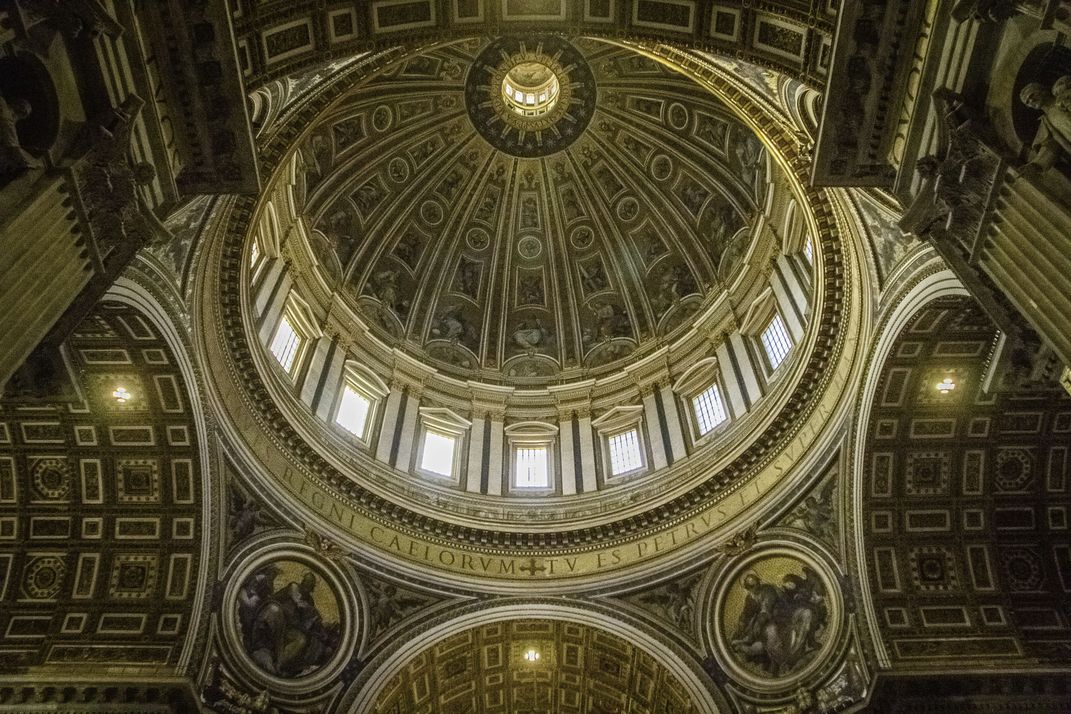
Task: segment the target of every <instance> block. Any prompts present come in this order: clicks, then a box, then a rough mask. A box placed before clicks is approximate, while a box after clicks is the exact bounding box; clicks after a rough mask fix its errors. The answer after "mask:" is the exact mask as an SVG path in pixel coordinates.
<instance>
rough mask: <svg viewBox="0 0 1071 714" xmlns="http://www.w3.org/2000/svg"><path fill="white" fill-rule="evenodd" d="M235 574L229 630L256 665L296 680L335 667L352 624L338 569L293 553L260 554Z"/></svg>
mask: <svg viewBox="0 0 1071 714" xmlns="http://www.w3.org/2000/svg"><path fill="white" fill-rule="evenodd" d="M236 578H237V580H236V581H235V582H233V583H232V585H231V587H230V588H229V593H230V603H231V604H230V608H231V612H232V613H233V618H234V620H233V621H232V622H233V625H234V629H233V630H231V631H232V632H235V637H236V639H237V640H238V642H237V644H238V645H239V647H240V649H241V650H242V651H243V652H244V653H245V655H246V656H247V657H248V658H249V660H250V661H251V662H252V663H253V665H254V666H255V667H256V668H257V669H258V670H260V671H261V672H263V673H264V674H267V675H270V676H272V677H277V678H279V679H283V680H294V679H299V678H301V679H305V678H308V677H313V676H316V675H320V674H324V673H325V672H324V670H329V669H335V668H337V665H338V663H339V662H340V659H341V658H342V657H343V656H344V650H345V649H346V645H347V643H348V640H349V639H350V636H349V633H350V632H352V628H351V627H350V622H349V619H350V616H349V615H348V612H347V609H346V608H345V606H344V599H343V594H342V593H341V592H340V588H341V581H339V580H338V578H337V577H335V575H334V573H329V572H327V571H326V570H325V569H324V568H323V567H321V566H320V565H319V564H318V563H316V562H315V561H313V560H312V559H310V558H307V557H302V556H300V555H298V554H296V553H295V554H292V555H291V554H285V555H284V554H280V556H278V557H265V558H261V559H259V562H256V563H252V564H251V565H250V566H249V567H247V568H244V569H243V571H242V572H241V573H239V574H237V576H236ZM326 673H327V674H329V673H330V672H326Z"/></svg>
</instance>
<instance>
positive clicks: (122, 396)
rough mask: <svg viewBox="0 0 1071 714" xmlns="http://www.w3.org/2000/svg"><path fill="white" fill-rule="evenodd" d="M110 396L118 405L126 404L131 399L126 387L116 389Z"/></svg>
mask: <svg viewBox="0 0 1071 714" xmlns="http://www.w3.org/2000/svg"><path fill="white" fill-rule="evenodd" d="M112 396H113V397H115V401H117V402H119V403H120V404H126V403H127V402H129V401H130V399H131V395H130V392H128V391H127V389H126V387H116V388H115V391H114V392H112Z"/></svg>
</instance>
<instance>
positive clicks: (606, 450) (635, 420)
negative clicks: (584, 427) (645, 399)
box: [591, 405, 651, 480]
mask: <svg viewBox="0 0 1071 714" xmlns="http://www.w3.org/2000/svg"><path fill="white" fill-rule="evenodd" d="M591 425H592V427H593V428H595V430H596V431H597V432H598V435H599V444H600V453H601V454H602V472H603V478H604V479H605V480H620V479H627V478H631V477H633V476H639V475H641V474H645V473H647V472H649V471H650V470H651V461H650V458H649V455H648V453H647V437H646V434H645V433H644V429H643V407H642V406H640V405H633V406H621V407H614V408H613V409H611V410H610V411H608V412H607V413H605V414H603V415H602V416H600V417H599V418H598V419H594V420H592V422H591ZM629 431H635V432H636V447H637V449H638V450H639V456H640V465H639V466H637V467H636V468H634V469H630V470H628V471H622V472H621V473H617V474H615V473H614V472H613V466H612V461H611V458H610V439H612V438H614V437H617V436H620V435H622V434H625V433H627V432H629Z"/></svg>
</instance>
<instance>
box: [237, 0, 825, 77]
mask: <svg viewBox="0 0 1071 714" xmlns="http://www.w3.org/2000/svg"><path fill="white" fill-rule="evenodd" d="M839 4H840V3H839V2H838V1H837V0H780V1H778V2H764V3H762V4H761V5H756V4H755V3H748V2H740V0H539V2H532V1H531V0H412V1H411V2H391V1H390V0H388V1H386V2H352V1H351V2H349V3H331V4H330V7H324V6H323V4H322V3H317V2H311V1H309V0H301V1H297V2H295V1H293V0H255V1H254V0H235V1H234V2H233V3H232V4H231V6H232V8H233V14H234V22H235V29H236V34H237V36H238V59H239V63H240V64H241V66H242V72H243V74H244V76H245V79H246V85H247V86H251V87H256V86H259V85H261V84H263V83H264V82H265V81H267V80H270V79H272V78H275V77H279V76H283V75H286V74H291V73H293V72H295V71H297V70H299V69H301V68H305V67H310V66H317V65H322V64H326V63H327V62H329V61H330V60H331V59H334V58H335V57H338V56H339V54H340V53H353V52H356V51H359V50H362V49H368V48H369V47H370V46H372V45H373V43H377V42H378V43H383V42H384V41H388V40H391V41H393V40H397V39H398V38H403V39H404V40H411V41H425V40H432V41H438V40H441V39H443V38H444V37H451V36H453V37H463V36H466V35H469V34H471V31H472V28H473V27H477V26H480V25H481V24H484V25H485V26H490V27H496V28H503V27H504V28H507V29H508V30H512V31H515V32H526V31H529V30H531V29H537V30H538V31H541V32H570V33H576V32H578V28H579V32H582V33H584V34H589V35H593V36H598V35H608V36H618V37H620V36H628V37H632V38H643V39H648V40H654V41H658V40H670V41H672V42H675V43H679V44H683V45H692V46H695V47H700V48H704V49H710V50H714V51H718V52H721V53H724V54H726V55H733V56H736V57H739V58H741V59H745V60H747V61H749V62H752V63H754V64H758V65H764V66H769V67H771V68H774V69H777V70H778V71H780V72H783V73H785V74H787V75H789V76H795V77H798V78H801V79H806V80H807V81H809V82H811V83H813V84H816V85H817V84H820V83H821V82H822V81H824V79H825V77H826V74H827V72H828V70H829V64H830V59H831V55H832V44H833V43H832V40H833V30H834V23H835V20H836V13H837V9H838V7H839Z"/></svg>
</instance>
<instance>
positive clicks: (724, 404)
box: [688, 378, 732, 442]
mask: <svg viewBox="0 0 1071 714" xmlns="http://www.w3.org/2000/svg"><path fill="white" fill-rule="evenodd" d="M712 389H713V390H716V391H717V395H718V405H719V406H720V407H721V416H722V418H721V421H719V422H718V423H716V424H714V425H712V426H711V427H710V429H708V430H707V431H703V428H702V425H701V424H700V418H699V412H698V410H697V409H696V401H697V400H698V399H699V398H700V397H702V396H703V395H705V394H706V393H707V392H709V391H711V390H712ZM688 405H689V407H691V409H690V412H691V416H692V420H691V421H692V427H693V428H694V430H695V440H696V441H697V442H698V441H702V440H704V439H707V438H708V437H710V436H712V435H713V434H715V433H717V432H719V431H721V430H723V429H724V428H725V427H726V426H728V424H729V422H731V421H732V415H731V414H730V411H729V401H728V400H727V399H726V397H725V391H724V390H723V389H722V385H721V380H720V379H718V378H715V379H713V380H712V381H711V382H710V383H709V384H707V386H706V387H704V388H702V389H698V390H693V392H692V394H691V395H690V396H689V397H688Z"/></svg>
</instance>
